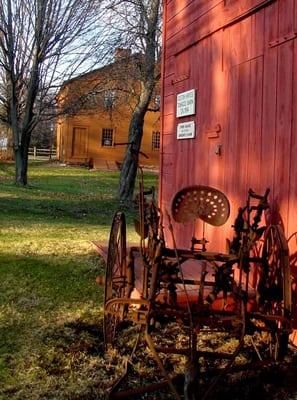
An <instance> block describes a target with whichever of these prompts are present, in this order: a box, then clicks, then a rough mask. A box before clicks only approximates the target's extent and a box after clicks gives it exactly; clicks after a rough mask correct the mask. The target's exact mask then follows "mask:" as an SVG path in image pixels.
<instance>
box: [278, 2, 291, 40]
mask: <svg viewBox="0 0 297 400" xmlns="http://www.w3.org/2000/svg"><path fill="white" fill-rule="evenodd" d="M278 3H279V32H278V34H279V37H280V38H282V37H284V36H285V35H286V34H288V33H292V32H293V31H294V0H278Z"/></svg>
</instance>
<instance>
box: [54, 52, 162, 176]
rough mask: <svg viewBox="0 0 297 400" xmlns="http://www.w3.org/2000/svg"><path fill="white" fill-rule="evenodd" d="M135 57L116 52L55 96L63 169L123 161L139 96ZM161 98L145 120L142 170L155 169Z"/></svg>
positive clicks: (73, 80)
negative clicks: (97, 67)
mask: <svg viewBox="0 0 297 400" xmlns="http://www.w3.org/2000/svg"><path fill="white" fill-rule="evenodd" d="M139 57H140V56H139V55H131V54H130V51H127V50H124V49H117V50H116V52H115V61H114V62H113V63H111V64H109V65H107V66H104V67H102V68H100V69H97V70H94V71H92V72H89V73H86V74H83V75H80V76H78V77H76V78H74V79H71V80H69V81H66V82H64V84H63V86H62V88H61V90H60V92H59V96H58V108H59V114H60V116H59V118H58V122H57V127H56V132H57V157H58V159H59V160H60V161H61V162H65V163H67V164H89V165H91V166H94V167H95V168H96V167H107V168H111V169H112V168H114V167H115V166H116V164H120V163H121V162H122V161H123V158H124V153H125V149H126V146H127V143H128V129H129V123H130V119H131V114H132V110H133V107H134V105H135V103H136V101H137V95H138V93H139V85H140V83H139V72H137V69H136V68H135V63H136V62H137V60H139ZM159 101H160V97H159V95H158V94H157V95H155V96H154V99H153V101H152V104H151V107H150V109H152V110H153V111H148V112H147V114H146V117H145V124H144V132H143V140H142V147H141V154H140V163H141V164H142V165H150V166H158V164H159V148H160V131H159V124H160V122H159V119H160V113H159Z"/></svg>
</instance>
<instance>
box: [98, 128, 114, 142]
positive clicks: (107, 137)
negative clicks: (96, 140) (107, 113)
mask: <svg viewBox="0 0 297 400" xmlns="http://www.w3.org/2000/svg"><path fill="white" fill-rule="evenodd" d="M112 145H113V129H109V128H103V129H102V136H101V146H112Z"/></svg>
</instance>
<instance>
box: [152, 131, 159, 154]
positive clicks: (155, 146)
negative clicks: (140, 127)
mask: <svg viewBox="0 0 297 400" xmlns="http://www.w3.org/2000/svg"><path fill="white" fill-rule="evenodd" d="M159 148H160V132H153V134H152V149H153V150H157V149H159Z"/></svg>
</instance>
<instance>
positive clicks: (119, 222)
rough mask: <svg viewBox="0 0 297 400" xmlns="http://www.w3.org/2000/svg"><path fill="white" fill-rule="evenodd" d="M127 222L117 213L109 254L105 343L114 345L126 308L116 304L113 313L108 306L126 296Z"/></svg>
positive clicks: (106, 280) (105, 298) (105, 293)
mask: <svg viewBox="0 0 297 400" xmlns="http://www.w3.org/2000/svg"><path fill="white" fill-rule="evenodd" d="M126 253H127V251H126V220H125V214H123V213H122V212H117V213H116V214H115V216H114V218H113V222H112V226H111V231H110V237H109V244H108V253H107V265H106V272H105V292H104V341H105V345H108V344H113V342H114V338H115V334H116V331H117V327H118V325H119V323H120V321H122V319H123V313H124V306H123V305H121V304H120V302H119V304H116V305H114V306H113V308H112V312H108V310H107V305H108V302H109V301H110V300H112V299H120V298H123V297H124V296H125V285H126V255H127V254H126Z"/></svg>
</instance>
